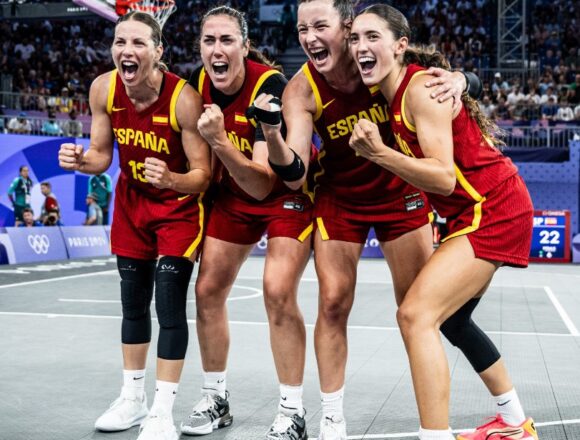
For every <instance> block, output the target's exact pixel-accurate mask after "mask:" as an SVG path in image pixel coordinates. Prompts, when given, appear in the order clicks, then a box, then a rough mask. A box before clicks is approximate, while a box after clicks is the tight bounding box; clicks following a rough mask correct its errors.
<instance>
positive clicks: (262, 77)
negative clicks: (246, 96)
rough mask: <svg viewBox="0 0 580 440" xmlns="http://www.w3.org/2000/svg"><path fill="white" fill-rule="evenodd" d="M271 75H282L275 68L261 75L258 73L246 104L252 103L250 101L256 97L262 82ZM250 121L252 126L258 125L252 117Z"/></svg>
mask: <svg viewBox="0 0 580 440" xmlns="http://www.w3.org/2000/svg"><path fill="white" fill-rule="evenodd" d="M272 75H282V73H281V72H278V71H277V70H268V71H266V72H264V73H262V75H260V78H258V81H256V85H255V86H254V90H252V94H251V96H250V102H249V104H248V105H252V103H253V102H254V100H255V99H256V96H257V95H258V91H259V90H260V88H261V87H262V84H264V82H265V81H266V80H267V79H268V78H270V77H271V76H272ZM250 123H251V124H252V125H253V126H254V127H257V126H258V123H257V122H256V121H255V120H254V119H250Z"/></svg>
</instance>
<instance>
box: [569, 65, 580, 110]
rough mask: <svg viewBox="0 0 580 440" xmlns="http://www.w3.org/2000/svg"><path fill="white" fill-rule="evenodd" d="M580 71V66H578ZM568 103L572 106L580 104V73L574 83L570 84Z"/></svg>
mask: <svg viewBox="0 0 580 440" xmlns="http://www.w3.org/2000/svg"><path fill="white" fill-rule="evenodd" d="M578 70H580V66H578ZM568 102H569V103H570V104H574V105H576V104H580V73H577V74H576V78H575V80H574V82H573V83H571V84H568Z"/></svg>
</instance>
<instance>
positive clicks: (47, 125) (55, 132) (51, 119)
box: [41, 109, 62, 136]
mask: <svg viewBox="0 0 580 440" xmlns="http://www.w3.org/2000/svg"><path fill="white" fill-rule="evenodd" d="M41 132H42V134H44V135H46V136H60V135H62V130H61V129H60V126H59V125H58V123H57V122H56V114H55V113H54V110H52V109H50V110H49V111H48V120H46V121H44V122H43V123H42V128H41Z"/></svg>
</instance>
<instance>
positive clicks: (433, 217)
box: [427, 211, 435, 224]
mask: <svg viewBox="0 0 580 440" xmlns="http://www.w3.org/2000/svg"><path fill="white" fill-rule="evenodd" d="M427 218H428V219H429V223H430V224H431V223H433V222H434V221H435V214H433V211H431V212H430V213H429V214H427Z"/></svg>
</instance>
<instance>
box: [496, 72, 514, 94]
mask: <svg viewBox="0 0 580 440" xmlns="http://www.w3.org/2000/svg"><path fill="white" fill-rule="evenodd" d="M509 88H510V86H509V84H508V83H507V81H504V80H503V79H502V77H501V73H499V72H496V73H495V75H494V76H493V83H492V84H491V91H492V92H493V93H494V94H498V93H504V92H505V93H507V91H508V90H509Z"/></svg>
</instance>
